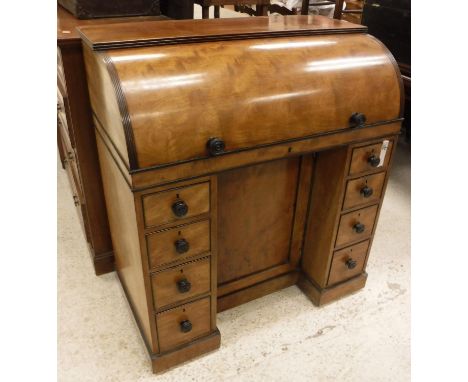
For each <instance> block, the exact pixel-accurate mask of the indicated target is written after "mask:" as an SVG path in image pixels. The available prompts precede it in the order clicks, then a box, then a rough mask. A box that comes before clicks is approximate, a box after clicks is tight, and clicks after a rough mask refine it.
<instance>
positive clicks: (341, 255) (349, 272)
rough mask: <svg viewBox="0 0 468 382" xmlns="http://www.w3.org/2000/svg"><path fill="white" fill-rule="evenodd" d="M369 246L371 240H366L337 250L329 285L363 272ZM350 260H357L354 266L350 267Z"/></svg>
mask: <svg viewBox="0 0 468 382" xmlns="http://www.w3.org/2000/svg"><path fill="white" fill-rule="evenodd" d="M368 248H369V241H364V242H362V243H359V244H355V245H353V246H351V247H348V248H345V249H341V250H339V251H336V252H335V254H334V255H333V261H332V264H331V268H330V276H329V278H328V285H334V284H336V283H339V282H341V281H345V280H347V279H350V278H351V277H354V276H357V275H359V274H360V273H362V271H363V270H364V264H365V261H366V256H367V249H368ZM349 260H352V261H355V262H356V264H355V265H354V267H353V268H350V266H348V265H347V262H348V261H349Z"/></svg>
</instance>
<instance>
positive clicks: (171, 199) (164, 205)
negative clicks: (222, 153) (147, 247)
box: [143, 182, 210, 227]
mask: <svg viewBox="0 0 468 382" xmlns="http://www.w3.org/2000/svg"><path fill="white" fill-rule="evenodd" d="M209 210H210V184H209V182H205V183H200V184H197V185H193V186H188V187H182V188H176V189H171V190H167V191H162V192H158V193H156V194H150V195H147V196H145V197H144V198H143V211H144V215H145V226H146V227H152V226H157V225H162V224H166V223H172V222H175V221H178V220H182V219H186V218H190V217H194V216H197V215H202V214H204V213H208V212H209Z"/></svg>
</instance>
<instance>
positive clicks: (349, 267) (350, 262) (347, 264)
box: [345, 258, 357, 269]
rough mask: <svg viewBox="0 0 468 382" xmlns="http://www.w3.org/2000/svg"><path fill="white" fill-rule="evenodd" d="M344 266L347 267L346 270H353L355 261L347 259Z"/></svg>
mask: <svg viewBox="0 0 468 382" xmlns="http://www.w3.org/2000/svg"><path fill="white" fill-rule="evenodd" d="M345 264H346V266H347V267H348V269H353V268H356V265H357V261H356V260H353V259H351V258H349V259H348V260H346V263H345Z"/></svg>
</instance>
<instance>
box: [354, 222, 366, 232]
mask: <svg viewBox="0 0 468 382" xmlns="http://www.w3.org/2000/svg"><path fill="white" fill-rule="evenodd" d="M353 229H354V230H355V231H356V233H363V232H364V230H365V229H366V226H365V225H364V224H362V223H356V224H355V225H354V226H353Z"/></svg>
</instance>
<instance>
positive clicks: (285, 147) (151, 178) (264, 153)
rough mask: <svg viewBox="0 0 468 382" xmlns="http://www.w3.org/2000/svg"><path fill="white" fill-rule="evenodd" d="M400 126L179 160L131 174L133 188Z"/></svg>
mask: <svg viewBox="0 0 468 382" xmlns="http://www.w3.org/2000/svg"><path fill="white" fill-rule="evenodd" d="M400 129H401V122H397V123H390V124H385V125H381V126H378V127H369V128H364V129H352V130H346V131H345V132H341V133H335V134H329V135H324V136H320V137H314V138H308V139H304V140H300V141H295V142H287V143H281V144H277V145H271V146H269V147H264V148H257V149H255V150H248V151H242V152H239V153H236V154H235V155H222V156H219V157H216V158H209V159H202V160H197V161H192V162H186V163H181V164H178V165H174V166H168V167H163V168H158V169H157V170H156V171H142V172H137V173H133V175H132V182H133V187H134V188H135V189H136V190H139V189H146V188H148V187H153V186H156V185H161V184H166V183H170V182H174V181H176V180H177V179H184V178H185V179H187V178H194V177H197V176H205V175H208V174H213V173H217V172H222V171H226V170H230V169H233V168H237V167H243V166H246V165H252V164H255V163H262V162H266V161H271V160H275V159H279V158H288V157H296V156H298V155H301V154H307V153H311V152H314V151H322V150H330V149H333V148H335V147H337V146H340V145H341V144H342V142H349V143H358V142H362V141H366V140H370V139H375V138H380V137H384V136H388V135H392V134H398V132H399V131H400Z"/></svg>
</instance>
